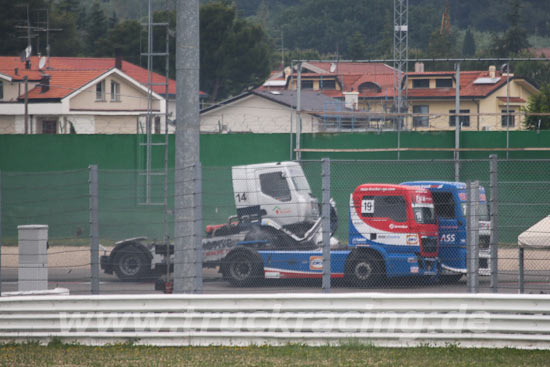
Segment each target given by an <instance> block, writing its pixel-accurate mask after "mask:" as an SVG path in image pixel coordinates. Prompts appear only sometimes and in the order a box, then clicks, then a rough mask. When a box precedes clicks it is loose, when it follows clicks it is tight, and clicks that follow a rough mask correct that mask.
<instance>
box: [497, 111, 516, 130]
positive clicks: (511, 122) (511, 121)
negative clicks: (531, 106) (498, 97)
mask: <svg viewBox="0 0 550 367" xmlns="http://www.w3.org/2000/svg"><path fill="white" fill-rule="evenodd" d="M514 112H515V110H502V115H501V117H500V123H501V124H502V127H507V126H508V127H514V126H515V124H516V121H515V118H516V116H514Z"/></svg>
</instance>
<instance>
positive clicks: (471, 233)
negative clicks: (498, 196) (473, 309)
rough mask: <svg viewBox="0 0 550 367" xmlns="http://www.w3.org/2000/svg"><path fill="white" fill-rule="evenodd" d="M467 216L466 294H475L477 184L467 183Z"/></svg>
mask: <svg viewBox="0 0 550 367" xmlns="http://www.w3.org/2000/svg"><path fill="white" fill-rule="evenodd" d="M467 192H468V208H467V212H468V215H467V217H466V221H467V226H468V228H467V229H468V232H467V239H466V246H467V254H468V256H467V260H468V280H467V283H468V292H470V293H477V292H478V288H479V274H478V272H479V246H478V243H479V233H478V203H479V182H478V181H473V182H469V181H468V183H467Z"/></svg>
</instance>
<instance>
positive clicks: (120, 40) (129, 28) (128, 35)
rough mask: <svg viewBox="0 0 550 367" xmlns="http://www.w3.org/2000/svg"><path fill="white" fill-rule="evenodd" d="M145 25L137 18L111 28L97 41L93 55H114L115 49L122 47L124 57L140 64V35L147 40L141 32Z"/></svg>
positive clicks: (142, 40) (142, 39)
mask: <svg viewBox="0 0 550 367" xmlns="http://www.w3.org/2000/svg"><path fill="white" fill-rule="evenodd" d="M142 29H143V27H142V25H141V24H140V23H139V22H137V21H135V20H126V21H124V22H121V23H119V24H117V25H116V26H115V27H114V28H112V29H110V30H109V31H108V32H107V34H106V35H105V36H103V37H101V38H100V39H98V40H97V41H96V42H95V45H96V47H95V50H94V54H93V56H110V57H112V56H114V50H115V49H117V48H120V50H121V51H122V58H123V59H124V60H126V61H130V62H132V63H134V64H136V65H139V64H140V53H141V50H140V37H141V42H145V40H144V38H145V37H144V35H143V34H142V33H141V31H142Z"/></svg>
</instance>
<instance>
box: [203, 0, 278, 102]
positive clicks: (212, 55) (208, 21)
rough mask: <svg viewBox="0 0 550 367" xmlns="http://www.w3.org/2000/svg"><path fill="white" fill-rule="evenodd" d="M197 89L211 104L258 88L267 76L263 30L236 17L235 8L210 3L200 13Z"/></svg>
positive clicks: (268, 66)
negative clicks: (247, 89) (199, 64)
mask: <svg viewBox="0 0 550 367" xmlns="http://www.w3.org/2000/svg"><path fill="white" fill-rule="evenodd" d="M200 45H201V48H200V59H201V68H200V83H201V85H200V87H201V90H203V91H205V92H207V93H208V94H209V95H210V99H211V100H213V101H215V100H219V99H222V98H225V97H227V96H230V95H234V94H237V93H240V92H241V91H243V89H245V88H247V87H249V86H257V85H259V84H261V83H262V82H263V81H264V80H265V78H266V77H267V76H268V75H269V72H270V50H269V44H268V40H267V36H266V34H265V32H264V30H263V28H262V27H261V26H259V25H256V24H252V23H250V22H248V21H246V20H244V19H240V18H238V17H237V15H236V8H235V7H234V6H231V5H226V4H224V3H222V2H211V3H208V4H206V5H203V6H201V9H200Z"/></svg>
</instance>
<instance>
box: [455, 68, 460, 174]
mask: <svg viewBox="0 0 550 367" xmlns="http://www.w3.org/2000/svg"><path fill="white" fill-rule="evenodd" d="M455 68H456V88H455V113H456V115H455V149H459V148H460V116H459V115H458V114H459V113H460V63H459V62H457V63H456V64H455ZM454 160H455V181H460V152H459V151H458V150H456V151H455V153H454Z"/></svg>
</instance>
